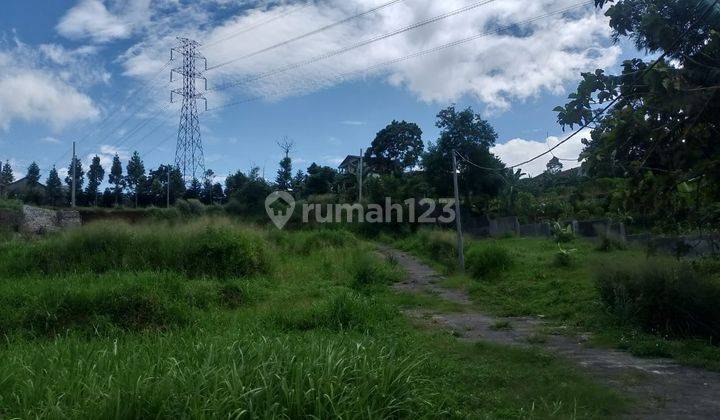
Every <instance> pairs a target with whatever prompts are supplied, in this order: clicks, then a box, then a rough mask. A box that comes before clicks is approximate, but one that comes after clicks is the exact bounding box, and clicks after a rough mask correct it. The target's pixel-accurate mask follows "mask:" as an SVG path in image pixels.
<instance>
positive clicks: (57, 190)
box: [46, 166, 63, 206]
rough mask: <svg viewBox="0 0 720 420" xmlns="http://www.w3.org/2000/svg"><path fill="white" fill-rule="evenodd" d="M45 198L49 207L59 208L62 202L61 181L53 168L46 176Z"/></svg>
mask: <svg viewBox="0 0 720 420" xmlns="http://www.w3.org/2000/svg"><path fill="white" fill-rule="evenodd" d="M46 198H47V200H48V203H49V204H50V205H51V206H59V205H60V204H61V203H62V201H63V190H62V181H61V180H60V176H59V175H58V171H57V169H55V167H54V166H53V168H52V169H51V170H50V173H49V174H48V178H47V187H46Z"/></svg>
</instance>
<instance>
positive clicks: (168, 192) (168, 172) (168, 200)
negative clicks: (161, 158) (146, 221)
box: [166, 165, 172, 208]
mask: <svg viewBox="0 0 720 420" xmlns="http://www.w3.org/2000/svg"><path fill="white" fill-rule="evenodd" d="M170 171H172V167H171V166H170V165H168V168H167V203H166V205H167V208H170Z"/></svg>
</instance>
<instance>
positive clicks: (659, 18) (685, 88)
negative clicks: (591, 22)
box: [555, 0, 720, 227]
mask: <svg viewBox="0 0 720 420" xmlns="http://www.w3.org/2000/svg"><path fill="white" fill-rule="evenodd" d="M596 3H597V5H598V7H604V6H606V5H609V7H608V8H607V11H606V13H605V14H606V15H607V16H608V17H609V18H610V19H609V22H610V27H611V28H612V31H613V37H614V39H615V40H619V39H621V38H623V37H627V38H629V39H631V40H632V41H633V42H634V43H635V44H636V46H637V47H638V48H639V49H641V50H645V51H647V52H649V53H650V54H656V55H661V56H662V57H663V59H662V60H660V61H658V62H657V63H655V62H645V61H644V60H642V59H631V60H627V61H625V62H624V63H623V66H622V70H621V72H620V74H616V75H612V74H611V75H609V74H606V73H605V72H604V71H603V70H596V71H595V72H593V73H583V74H582V75H581V77H582V79H581V80H580V83H579V84H578V88H577V91H576V92H574V93H573V94H571V95H570V97H569V98H568V102H567V103H566V104H565V105H564V106H559V107H557V108H555V111H556V112H557V113H558V122H559V123H560V124H561V125H562V126H563V127H570V128H573V127H574V126H576V125H580V126H592V132H591V135H590V137H589V138H586V139H583V143H584V145H585V149H584V151H583V153H582V155H581V158H583V159H585V161H586V168H587V169H588V171H589V173H590V175H591V176H595V177H608V176H623V177H627V178H629V180H630V183H629V184H628V188H629V190H628V194H627V201H626V203H627V205H628V208H629V209H630V210H631V211H632V212H633V213H634V215H635V216H636V221H638V222H643V223H646V224H654V223H655V222H656V221H664V223H665V224H666V225H668V226H676V227H677V226H678V223H679V222H680V224H682V222H684V223H693V224H698V225H701V224H714V225H720V212H717V211H715V212H712V211H707V210H706V209H712V208H713V205H714V203H717V202H718V200H720V185H718V183H717V182H715V180H717V179H720V143H719V142H718V141H717V135H718V133H719V132H720V131H719V130H720V100H718V98H720V96H719V95H720V92H719V91H718V89H717V86H718V85H720V33H719V32H718V30H717V28H718V27H720V13H718V10H717V7H716V9H715V10H712V11H711V9H710V7H711V6H712V5H713V4H715V3H713V2H709V1H696V0H619V1H615V0H610V1H606V0H597V1H596ZM662 54H664V55H662ZM604 108H607V112H605V113H604V114H601V113H600V110H601V109H604Z"/></svg>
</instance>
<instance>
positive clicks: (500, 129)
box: [0, 0, 640, 181]
mask: <svg viewBox="0 0 720 420" xmlns="http://www.w3.org/2000/svg"><path fill="white" fill-rule="evenodd" d="M588 3H592V2H585V3H578V2H577V0H532V1H527V0H494V1H493V0H489V1H488V0H485V1H477V0H443V1H437V0H395V1H388V0H309V1H305V0H301V1H295V0H287V1H244V0H237V1H232V0H193V1H190V0H184V1H183V0H44V1H41V0H37V1H27V0H4V1H3V13H2V15H0V159H2V160H3V161H5V160H9V161H10V162H11V165H12V166H13V169H14V170H15V174H16V177H20V176H23V175H24V173H25V172H26V170H27V167H28V166H29V164H30V163H31V162H32V161H37V162H38V164H39V165H40V167H41V169H42V171H43V172H42V176H43V178H44V177H45V176H46V175H47V171H48V170H49V169H50V168H52V167H53V166H57V168H58V170H59V171H60V173H61V175H63V174H64V173H66V172H67V171H66V169H65V168H67V166H68V164H69V160H70V157H71V147H72V146H71V145H72V141H74V140H75V141H77V142H78V145H77V148H78V156H79V157H80V158H82V159H83V164H84V166H85V168H87V166H88V164H89V162H90V159H91V158H92V156H94V155H98V156H100V157H101V162H102V163H103V165H104V166H105V168H106V171H107V170H109V166H110V162H111V160H112V157H113V156H114V154H116V153H117V154H118V155H119V156H120V157H121V159H123V161H124V163H125V162H126V160H127V158H128V157H129V155H130V154H131V153H132V152H133V151H135V150H137V151H138V152H139V153H140V155H141V157H142V158H143V160H144V162H145V166H146V168H148V169H150V168H154V167H157V166H158V165H160V164H166V163H172V162H173V161H174V156H175V144H176V141H177V129H178V123H179V115H180V114H179V113H180V111H179V106H180V104H179V102H180V101H179V98H178V97H177V96H175V100H174V101H173V103H170V96H171V95H170V91H171V89H174V88H178V87H179V85H178V78H177V76H174V77H173V80H174V82H172V83H171V82H170V69H171V68H174V67H177V66H178V65H179V62H178V60H177V59H176V60H174V61H172V62H170V61H169V60H170V50H171V49H172V48H173V47H176V46H177V45H178V41H177V37H187V38H191V39H194V40H196V41H197V42H199V43H200V47H199V50H198V51H199V54H202V55H203V56H204V57H205V58H206V59H207V62H208V67H209V70H208V71H207V72H205V74H204V75H205V77H206V78H207V79H208V89H209V90H208V91H207V92H205V93H204V94H205V97H206V98H207V101H208V111H204V109H205V105H204V103H203V102H199V106H200V110H201V111H203V112H201V114H200V121H201V133H202V141H203V147H204V156H205V163H206V167H207V168H210V169H212V170H214V172H215V173H216V174H217V175H218V181H222V179H223V177H224V176H226V175H228V174H230V173H232V172H235V171H236V170H243V171H247V170H249V169H250V168H251V167H253V166H258V167H260V168H261V171H262V172H264V173H265V176H266V177H267V178H268V179H274V176H275V171H276V170H277V167H278V161H279V160H280V159H281V158H282V151H281V149H280V148H279V147H278V146H277V142H278V141H279V140H281V139H283V138H284V137H287V138H289V139H291V140H292V141H293V142H294V149H293V152H292V157H293V162H294V167H295V169H305V168H307V166H309V165H310V164H311V163H312V162H317V163H318V164H322V165H330V166H337V164H339V162H340V161H342V159H343V158H344V157H345V156H346V155H348V154H358V153H359V152H360V149H363V148H367V147H368V146H369V145H370V143H371V141H372V139H373V138H374V137H375V134H376V133H377V132H378V131H379V130H381V129H382V128H383V127H385V126H386V125H387V124H388V123H390V122H391V121H392V120H406V121H410V122H415V123H417V124H418V125H419V126H420V127H421V129H422V130H423V140H424V141H425V143H426V144H429V143H430V142H434V141H435V140H436V139H437V136H438V129H437V128H436V127H435V125H434V124H435V119H436V118H435V117H436V115H437V113H438V112H439V111H440V110H441V109H443V108H445V107H447V106H449V105H451V104H456V106H457V107H458V108H465V107H468V106H469V107H472V108H473V110H475V112H477V113H479V114H480V115H482V117H483V118H485V119H487V120H488V121H489V122H490V123H491V124H492V125H493V126H494V127H495V129H496V131H497V133H498V142H497V144H496V146H495V147H494V148H493V149H492V151H493V153H495V154H496V155H498V156H499V157H500V158H501V159H502V160H503V161H504V162H505V163H506V164H508V165H513V164H515V163H518V162H521V161H524V160H526V159H527V158H529V157H532V156H535V155H537V154H539V153H542V152H543V151H546V150H547V149H548V147H551V146H553V145H555V144H557V143H558V142H559V141H560V140H562V139H563V138H564V136H566V135H567V134H568V133H569V132H563V130H562V128H561V127H559V126H558V125H557V123H556V115H555V113H554V112H553V108H554V107H555V106H557V105H562V104H564V103H565V102H566V98H567V95H568V94H569V93H571V92H572V91H573V90H574V89H575V87H576V86H577V82H578V80H579V78H580V73H581V72H585V71H594V70H595V69H597V68H602V69H606V70H608V71H614V70H617V69H618V67H619V65H620V63H621V62H622V60H624V59H627V58H630V57H634V56H638V55H640V53H639V52H637V51H636V50H635V49H634V48H633V47H632V45H630V44H629V43H626V42H621V43H618V44H614V43H613V42H612V41H611V38H610V29H609V26H608V19H607V18H606V17H605V16H604V15H603V12H602V10H597V9H595V8H593V7H592V6H591V5H589V4H588ZM568 8H569V9H568ZM373 9H376V10H373ZM564 9H568V10H567V11H565V12H562V13H561V11H562V10H564ZM363 12H368V13H365V14H363V15H362V16H361V17H358V18H356V19H347V18H348V17H351V16H354V15H358V14H361V13H363ZM338 22H339V23H338ZM336 23H337V24H336ZM318 29H322V30H318ZM279 44H281V45H279ZM450 45H452V46H450ZM197 86H198V88H204V83H202V82H201V83H198V85H197ZM201 90H202V89H201ZM582 134H584V135H585V136H587V133H582ZM582 137H583V135H581V136H578V137H576V138H574V139H572V140H571V141H568V142H567V143H566V144H564V145H562V146H561V147H559V148H558V149H557V150H556V151H555V152H554V155H555V156H557V157H559V158H561V159H564V161H563V163H564V164H565V167H566V168H570V167H573V166H577V165H578V162H577V161H576V160H577V157H578V155H579V153H580V152H581V150H582V144H581V143H580V139H581V138H582ZM551 157H552V156H546V157H544V158H541V159H539V160H537V161H535V162H533V163H531V164H528V165H525V166H524V167H523V168H522V169H523V171H524V172H526V173H528V174H529V175H538V174H539V173H541V172H542V171H543V170H544V169H545V165H546V163H547V161H548V160H549V159H550V158H551Z"/></svg>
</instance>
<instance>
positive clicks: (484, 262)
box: [465, 243, 513, 279]
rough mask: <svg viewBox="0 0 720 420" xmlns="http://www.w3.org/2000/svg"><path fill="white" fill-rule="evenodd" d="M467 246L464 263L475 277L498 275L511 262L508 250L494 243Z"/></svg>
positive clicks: (485, 277)
mask: <svg viewBox="0 0 720 420" xmlns="http://www.w3.org/2000/svg"><path fill="white" fill-rule="evenodd" d="M467 248H468V250H467V254H466V258H465V265H466V266H467V270H468V272H469V273H470V274H471V275H472V276H473V277H474V278H476V279H488V277H489V276H492V275H499V274H500V273H502V272H503V271H505V270H506V269H508V268H510V266H512V264H513V257H512V255H510V252H509V251H508V250H507V249H505V248H503V247H502V246H500V245H498V244H496V243H491V244H486V243H476V244H472V245H471V246H469V247H467Z"/></svg>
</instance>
